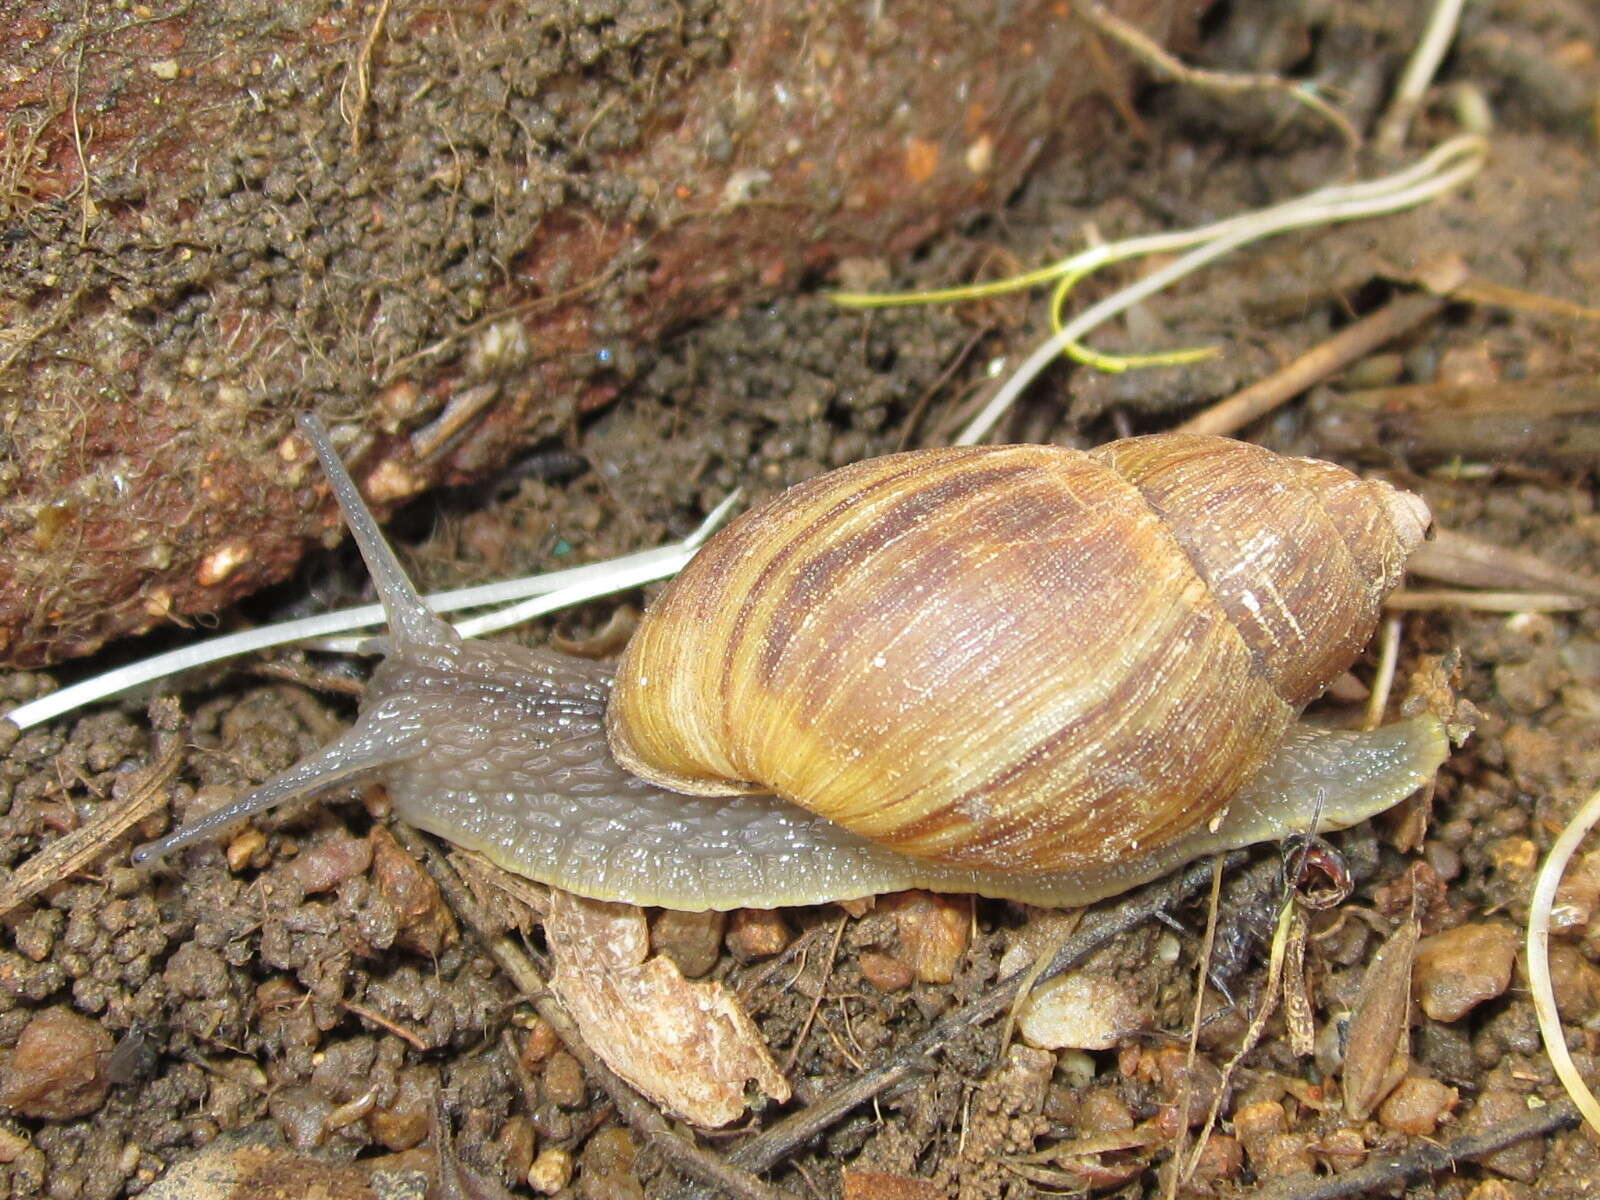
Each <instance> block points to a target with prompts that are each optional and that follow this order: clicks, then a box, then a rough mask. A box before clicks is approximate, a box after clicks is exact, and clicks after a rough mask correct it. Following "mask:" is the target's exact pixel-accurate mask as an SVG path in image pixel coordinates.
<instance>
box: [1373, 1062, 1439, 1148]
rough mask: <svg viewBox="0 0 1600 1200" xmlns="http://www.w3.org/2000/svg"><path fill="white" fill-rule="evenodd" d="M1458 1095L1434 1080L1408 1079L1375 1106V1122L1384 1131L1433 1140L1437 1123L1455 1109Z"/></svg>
mask: <svg viewBox="0 0 1600 1200" xmlns="http://www.w3.org/2000/svg"><path fill="white" fill-rule="evenodd" d="M1458 1099H1459V1094H1458V1093H1457V1092H1456V1089H1455V1088H1453V1087H1446V1086H1445V1085H1444V1084H1442V1083H1440V1082H1439V1081H1438V1080H1437V1079H1431V1078H1429V1077H1428V1076H1426V1075H1407V1076H1406V1077H1405V1078H1404V1079H1402V1080H1401V1081H1400V1084H1399V1086H1398V1087H1396V1088H1395V1089H1394V1091H1392V1092H1390V1093H1389V1096H1388V1098H1387V1099H1386V1100H1384V1102H1383V1103H1382V1104H1380V1105H1379V1106H1378V1122H1379V1124H1381V1125H1382V1126H1383V1127H1384V1128H1385V1129H1392V1130H1394V1131H1395V1132H1396V1133H1404V1134H1408V1135H1410V1136H1411V1137H1432V1136H1433V1135H1434V1133H1435V1132H1437V1131H1438V1128H1439V1122H1440V1121H1441V1120H1442V1119H1443V1118H1444V1117H1445V1116H1446V1115H1447V1114H1449V1113H1450V1112H1452V1111H1453V1110H1454V1109H1455V1106H1456V1101H1457V1100H1458Z"/></svg>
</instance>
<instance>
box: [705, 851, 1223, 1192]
mask: <svg viewBox="0 0 1600 1200" xmlns="http://www.w3.org/2000/svg"><path fill="white" fill-rule="evenodd" d="M1244 857H1245V856H1244V855H1243V854H1242V853H1235V854H1232V855H1229V856H1228V858H1227V859H1226V862H1227V863H1230V864H1235V865H1236V864H1237V863H1239V862H1242V861H1243V859H1244ZM1211 871H1212V864H1211V863H1210V862H1209V861H1207V862H1203V863H1197V864H1195V865H1194V866H1191V867H1190V868H1189V869H1188V870H1186V871H1184V872H1183V874H1182V875H1181V876H1179V877H1178V878H1177V879H1176V880H1163V881H1162V882H1160V883H1156V884H1151V885H1150V886H1149V887H1146V888H1142V889H1140V890H1139V891H1137V892H1134V893H1133V894H1132V895H1131V896H1128V897H1125V898H1124V899H1123V900H1121V901H1120V902H1118V903H1117V904H1115V905H1114V906H1112V907H1111V908H1109V909H1106V910H1104V911H1102V912H1099V913H1094V914H1092V915H1091V916H1089V917H1087V918H1085V920H1084V924H1083V928H1081V929H1079V931H1078V932H1077V933H1076V934H1074V935H1073V937H1072V938H1070V939H1069V940H1068V941H1067V943H1066V945H1064V946H1062V948H1061V949H1060V951H1058V952H1057V954H1056V956H1055V958H1054V960H1052V962H1051V963H1050V966H1049V967H1048V968H1047V969H1046V970H1045V971H1044V973H1043V975H1042V976H1041V979H1049V978H1051V977H1052V976H1054V975H1059V974H1060V973H1061V972H1062V971H1065V970H1066V969H1067V968H1068V967H1071V966H1073V965H1075V964H1076V963H1078V962H1080V961H1082V960H1083V959H1084V958H1085V957H1087V956H1088V955H1089V954H1091V953H1092V952H1094V951H1095V950H1097V949H1099V948H1100V947H1101V946H1103V945H1105V944H1107V943H1108V942H1111V941H1113V940H1115V939H1116V938H1118V937H1121V936H1122V935H1123V934H1125V933H1127V932H1128V931H1129V930H1131V929H1134V928H1136V927H1137V926H1139V925H1142V924H1143V923H1144V922H1145V921H1148V920H1150V919H1151V918H1152V917H1154V916H1155V915H1156V914H1158V913H1163V912H1166V911H1168V910H1169V909H1172V908H1175V907H1177V906H1178V905H1179V904H1182V903H1183V902H1184V901H1186V900H1188V899H1189V898H1190V897H1191V896H1194V895H1195V894H1197V893H1198V892H1199V891H1201V890H1202V889H1203V888H1204V887H1205V886H1206V885H1207V884H1208V883H1209V882H1210V880H1211ZM1026 974H1027V972H1026V970H1024V971H1019V972H1017V973H1016V974H1013V975H1011V976H1009V977H1007V978H1006V979H1003V980H1001V981H1000V982H999V983H997V984H996V985H995V986H994V987H992V988H990V989H989V991H987V992H985V993H984V994H983V995H982V996H981V997H979V998H978V999H977V1000H974V1001H973V1002H972V1003H970V1004H968V1005H967V1006H965V1007H964V1008H961V1009H958V1010H957V1011H955V1012H953V1013H950V1014H949V1015H948V1016H946V1017H944V1018H943V1019H941V1020H940V1021H939V1022H938V1023H937V1024H936V1025H934V1026H933V1028H931V1029H929V1030H928V1031H927V1032H925V1033H924V1034H923V1035H922V1036H921V1037H919V1038H917V1039H916V1040H915V1041H913V1042H911V1043H910V1044H908V1045H906V1046H903V1047H901V1048H900V1049H899V1050H897V1051H896V1052H895V1054H894V1057H893V1058H891V1059H890V1060H889V1061H888V1062H886V1063H883V1064H881V1065H880V1066H877V1067H874V1068H872V1069H871V1070H868V1071H866V1072H864V1073H862V1074H861V1075H858V1076H857V1077H856V1078H854V1079H852V1080H850V1082H848V1083H846V1084H844V1085H843V1086H841V1087H839V1088H837V1089H836V1090H835V1091H833V1092H832V1093H831V1094H829V1095H827V1096H825V1097H823V1098H822V1099H820V1100H818V1101H817V1102H816V1103H814V1104H812V1105H811V1106H810V1107H809V1108H806V1109H803V1110H801V1111H800V1112H797V1113H794V1114H792V1115H790V1116H788V1117H785V1118H784V1119H783V1120H781V1121H779V1122H777V1123H776V1124H775V1125H773V1126H772V1127H771V1128H769V1129H766V1130H764V1131H763V1132H761V1133H759V1134H757V1135H756V1136H755V1137H753V1138H751V1139H750V1140H749V1141H748V1142H746V1143H745V1144H744V1145H742V1146H740V1147H739V1148H738V1149H737V1150H735V1151H733V1153H731V1154H729V1155H728V1162H729V1163H730V1164H733V1165H736V1166H738V1167H742V1168H743V1169H744V1170H747V1171H765V1170H768V1169H770V1168H771V1167H773V1166H774V1165H775V1164H777V1163H779V1162H781V1161H782V1160H783V1159H784V1157H785V1156H786V1155H788V1154H789V1153H790V1151H792V1150H793V1149H794V1148H795V1147H797V1146H799V1145H802V1144H803V1143H805V1142H806V1141H808V1140H810V1139H811V1138H813V1137H815V1136H816V1135H817V1134H819V1133H821V1132H822V1131H823V1130H825V1129H827V1128H828V1127H829V1126H830V1125H832V1124H833V1123H834V1122H835V1121H838V1120H839V1119H840V1118H841V1117H843V1116H844V1115H845V1114H846V1113H848V1112H849V1111H850V1110H851V1109H853V1108H855V1107H856V1106H857V1105H860V1104H865V1103H866V1102H867V1101H869V1100H872V1099H874V1098H875V1097H877V1096H880V1095H882V1094H883V1093H884V1092H886V1091H888V1090H889V1089H890V1088H893V1087H895V1086H897V1085H899V1084H901V1083H904V1082H906V1081H907V1080H908V1079H910V1078H912V1077H913V1076H915V1075H918V1074H920V1073H922V1072H923V1071H925V1070H927V1069H928V1063H927V1058H928V1056H929V1055H931V1054H933V1053H934V1052H935V1051H936V1050H938V1049H939V1048H940V1047H941V1046H943V1045H944V1044H945V1043H946V1042H949V1041H950V1040H951V1039H952V1038H954V1037H956V1036H957V1035H959V1034H961V1033H964V1032H966V1031H967V1030H969V1029H975V1028H977V1027H978V1026H979V1025H982V1024H983V1023H984V1022H986V1021H988V1020H990V1019H991V1018H993V1017H995V1016H996V1015H998V1014H999V1013H1001V1012H1003V1011H1004V1010H1005V1009H1006V1007H1007V1006H1008V1005H1009V1004H1010V1003H1011V999H1012V997H1013V996H1014V995H1016V992H1017V989H1018V987H1020V986H1021V984H1022V981H1023V979H1024V977H1025V976H1026Z"/></svg>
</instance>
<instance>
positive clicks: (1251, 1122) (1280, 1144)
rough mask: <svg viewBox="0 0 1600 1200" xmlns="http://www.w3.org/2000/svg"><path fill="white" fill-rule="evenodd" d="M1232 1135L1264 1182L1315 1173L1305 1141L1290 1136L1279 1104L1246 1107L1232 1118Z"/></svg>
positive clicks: (1255, 1104)
mask: <svg viewBox="0 0 1600 1200" xmlns="http://www.w3.org/2000/svg"><path fill="white" fill-rule="evenodd" d="M1233 1132H1234V1136H1236V1137H1237V1138H1238V1139H1239V1141H1240V1142H1241V1143H1242V1144H1243V1145H1244V1152H1245V1154H1246V1156H1247V1157H1248V1158H1249V1159H1250V1165H1251V1166H1252V1167H1253V1168H1255V1172H1256V1175H1257V1176H1259V1177H1261V1178H1276V1177H1278V1176H1282V1175H1298V1174H1301V1173H1303V1172H1309V1171H1313V1170H1315V1169H1316V1165H1317V1164H1316V1160H1315V1159H1313V1158H1312V1156H1311V1152H1310V1150H1309V1149H1308V1148H1307V1144H1306V1139H1305V1138H1304V1137H1303V1136H1301V1135H1300V1134H1294V1133H1290V1132H1289V1119H1288V1117H1287V1116H1286V1115H1285V1113H1284V1111H1283V1105H1281V1104H1279V1103H1278V1102H1277V1101H1276V1100H1259V1101H1257V1102H1256V1103H1254V1104H1247V1105H1245V1106H1244V1107H1243V1108H1241V1109H1240V1110H1239V1111H1238V1112H1236V1113H1234V1115H1233Z"/></svg>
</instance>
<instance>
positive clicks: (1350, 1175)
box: [1246, 1100, 1581, 1200]
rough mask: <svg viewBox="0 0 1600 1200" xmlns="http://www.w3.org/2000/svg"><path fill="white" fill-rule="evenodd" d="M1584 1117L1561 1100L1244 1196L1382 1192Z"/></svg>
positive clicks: (1286, 1199) (1276, 1199) (1314, 1199)
mask: <svg viewBox="0 0 1600 1200" xmlns="http://www.w3.org/2000/svg"><path fill="white" fill-rule="evenodd" d="M1580 1120H1581V1118H1580V1117H1579V1116H1578V1110H1577V1108H1576V1107H1574V1106H1573V1104H1572V1102H1571V1101H1569V1100H1557V1101H1555V1102H1553V1103H1551V1104H1548V1105H1546V1106H1545V1107H1544V1108H1539V1109H1535V1110H1534V1111H1532V1112H1530V1113H1529V1114H1528V1115H1527V1116H1525V1117H1520V1118H1518V1119H1517V1120H1515V1121H1507V1122H1505V1123H1504V1124H1503V1125H1501V1126H1500V1127H1499V1128H1497V1129H1495V1130H1493V1131H1492V1132H1490V1133H1484V1134H1479V1135H1478V1136H1477V1137H1463V1138H1456V1139H1455V1140H1454V1141H1450V1142H1446V1143H1445V1144H1444V1145H1442V1146H1441V1145H1437V1144H1434V1143H1430V1142H1419V1144H1418V1145H1417V1146H1416V1147H1415V1148H1414V1149H1411V1150H1408V1151H1406V1152H1405V1153H1404V1154H1401V1155H1397V1156H1396V1157H1394V1158H1392V1159H1386V1160H1383V1161H1379V1162H1369V1163H1367V1164H1366V1165H1365V1166H1362V1167H1357V1168H1356V1169H1355V1170H1353V1171H1344V1172H1342V1173H1341V1174H1338V1175H1328V1176H1318V1175H1290V1176H1287V1177H1285V1178H1283V1179H1275V1180H1273V1181H1272V1182H1271V1183H1269V1184H1266V1185H1264V1186H1262V1187H1259V1188H1257V1189H1256V1190H1255V1191H1253V1192H1248V1193H1246V1200H1345V1197H1348V1196H1364V1195H1367V1194H1368V1193H1371V1192H1384V1191H1388V1190H1389V1189H1391V1188H1393V1187H1395V1186H1396V1185H1397V1184H1402V1183H1406V1182H1409V1181H1410V1180H1413V1179H1420V1178H1422V1177H1423V1176H1425V1175H1431V1174H1432V1173H1433V1172H1435V1171H1445V1170H1449V1169H1450V1168H1451V1167H1454V1166H1455V1165H1456V1164H1457V1163H1459V1162H1461V1161H1462V1160H1463V1159H1468V1158H1476V1157H1477V1156H1478V1155H1480V1154H1489V1153H1491V1152H1492V1151H1495V1150H1503V1149H1505V1148H1506V1147H1507V1146H1513V1145H1515V1144H1516V1143H1518V1142H1520V1141H1523V1140H1524V1139H1526V1138H1531V1137H1543V1136H1544V1135H1546V1134H1550V1133H1555V1132H1557V1131H1559V1130H1562V1129H1571V1128H1573V1127H1575V1126H1576V1125H1577V1124H1578V1123H1579V1121H1580Z"/></svg>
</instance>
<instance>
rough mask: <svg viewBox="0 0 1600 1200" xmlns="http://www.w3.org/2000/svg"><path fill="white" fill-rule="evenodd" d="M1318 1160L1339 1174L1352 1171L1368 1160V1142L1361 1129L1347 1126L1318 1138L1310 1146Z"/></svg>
mask: <svg viewBox="0 0 1600 1200" xmlns="http://www.w3.org/2000/svg"><path fill="white" fill-rule="evenodd" d="M1310 1149H1311V1153H1312V1154H1314V1155H1316V1157H1317V1161H1318V1162H1320V1163H1322V1164H1323V1165H1324V1166H1326V1167H1327V1168H1328V1170H1330V1171H1333V1172H1334V1173H1335V1174H1337V1173H1338V1172H1340V1171H1352V1170H1354V1169H1355V1168H1356V1167H1359V1166H1360V1165H1361V1164H1362V1163H1364V1162H1365V1161H1366V1160H1367V1143H1366V1141H1365V1140H1364V1139H1363V1138H1362V1136H1361V1133H1360V1131H1359V1130H1355V1129H1351V1128H1350V1127H1349V1126H1346V1127H1345V1128H1343V1129H1335V1130H1333V1132H1331V1133H1329V1134H1327V1135H1326V1136H1324V1137H1322V1138H1320V1139H1318V1140H1317V1141H1316V1142H1315V1143H1313V1144H1312V1146H1311V1147H1310Z"/></svg>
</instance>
